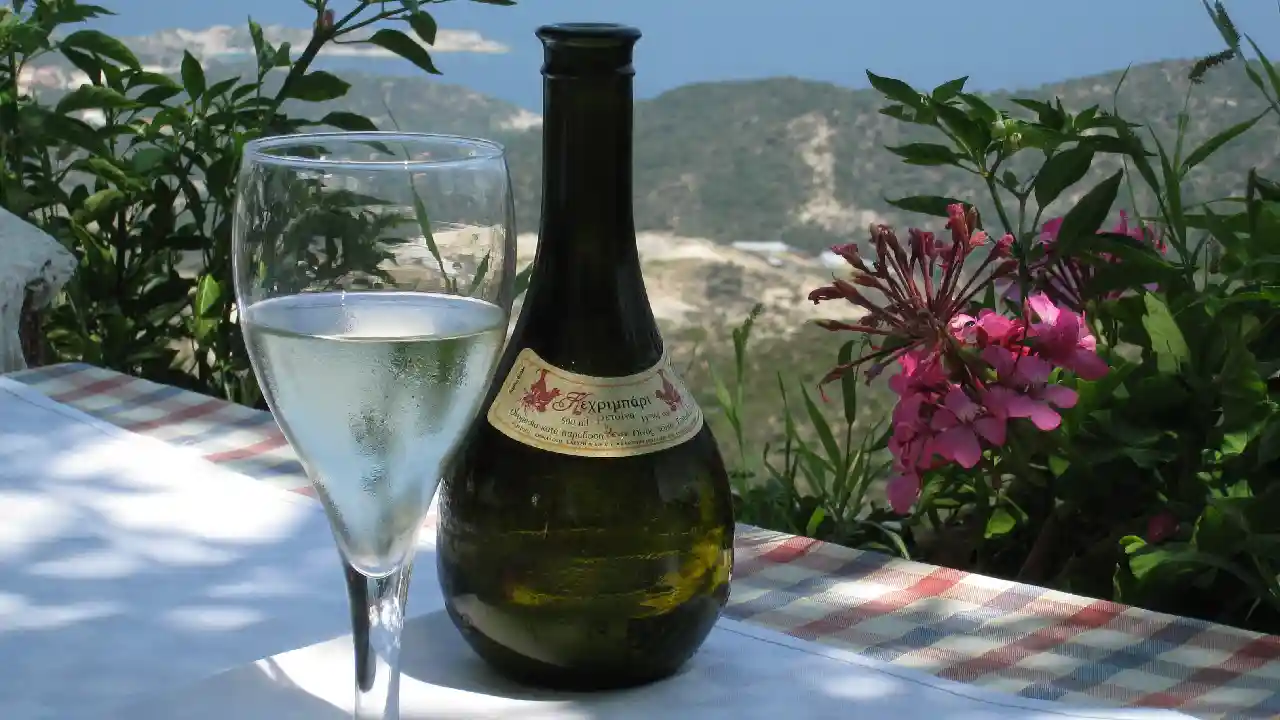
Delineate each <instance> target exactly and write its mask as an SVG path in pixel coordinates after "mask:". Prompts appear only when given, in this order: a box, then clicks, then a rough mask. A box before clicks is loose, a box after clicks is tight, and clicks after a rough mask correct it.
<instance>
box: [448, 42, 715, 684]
mask: <svg viewBox="0 0 1280 720" xmlns="http://www.w3.org/2000/svg"><path fill="white" fill-rule="evenodd" d="M537 35H538V37H539V38H540V39H541V40H542V42H543V45H544V52H545V63H544V65H543V69H542V72H543V75H544V92H545V108H544V120H543V196H542V197H543V201H542V202H543V204H542V222H541V227H540V232H539V239H538V250H537V254H536V256H535V259H534V269H533V273H532V276H531V281H530V284H529V288H528V292H527V295H526V298H525V302H524V308H523V311H522V312H521V315H520V318H519V320H518V322H517V323H516V327H515V329H514V331H513V333H512V336H511V338H510V340H509V341H508V344H507V348H506V350H505V352H504V356H503V358H502V360H501V361H500V363H499V365H498V369H497V374H496V376H495V379H494V383H493V385H492V387H491V388H490V391H489V395H488V400H487V408H488V410H487V413H484V414H482V416H481V417H480V418H479V419H478V420H477V422H476V424H475V425H474V426H473V427H472V429H471V431H470V432H469V434H468V437H467V440H466V441H465V443H464V445H463V447H462V448H461V450H460V451H459V454H458V456H457V457H456V459H455V462H454V463H453V464H452V465H451V468H450V470H449V471H448V472H447V473H446V474H445V478H444V484H443V485H442V488H441V494H440V524H439V531H438V532H439V535H438V540H439V541H438V544H437V557H438V566H437V567H438V571H439V575H440V583H441V586H442V588H443V591H444V596H445V602H446V607H447V609H448V612H449V615H450V617H451V618H452V619H453V622H454V624H455V625H456V626H457V627H458V628H459V630H460V631H461V632H462V634H463V636H464V637H465V638H466V640H467V641H468V643H469V644H470V645H471V647H472V648H474V649H475V650H476V651H477V653H478V654H479V655H480V656H481V657H483V658H484V659H485V660H487V661H488V662H489V664H490V665H492V666H493V667H494V668H496V669H497V670H499V671H500V672H501V673H503V674H505V675H507V676H508V677H512V678H514V679H517V680H521V681H524V682H526V683H532V684H536V685H542V686H547V687H558V688H572V689H579V690H591V689H605V688H616V687H625V686H630V685H638V684H643V683H646V682H650V681H653V680H657V679H660V678H663V677H665V676H668V675H670V674H672V673H674V672H675V671H677V670H678V669H679V668H680V667H681V666H682V665H683V664H684V663H685V662H686V661H687V660H688V659H689V658H690V657H691V656H692V655H693V654H694V653H695V652H696V651H697V649H698V648H699V647H700V646H701V645H702V643H703V641H704V640H705V639H706V636H707V634H708V633H709V632H710V631H711V627H712V626H713V625H714V624H715V622H716V619H717V618H718V617H719V615H720V612H721V610H722V609H723V607H724V604H725V602H726V601H727V599H728V595H729V577H730V574H731V571H732V566H733V527H734V525H733V507H732V499H731V495H730V489H729V481H728V475H727V473H726V472H725V468H724V463H723V461H722V459H721V457H720V454H719V451H718V450H717V448H716V443H715V439H714V438H713V437H712V435H711V430H710V428H709V427H708V426H707V425H706V424H705V423H704V419H703V414H702V411H701V409H700V408H699V407H698V405H697V403H696V402H695V401H694V398H693V395H692V393H690V392H689V389H688V388H687V387H686V386H685V385H684V383H683V382H682V380H681V379H680V376H679V374H678V373H677V371H676V368H675V367H674V366H673V362H672V358H671V356H670V354H669V353H667V352H666V351H665V348H664V346H663V341H662V337H661V335H660V333H659V330H658V327H657V324H656V323H655V322H654V318H653V311H652V310H651V308H650V305H649V298H648V295H647V293H646V291H645V285H644V278H643V276H642V274H641V270H640V261H639V256H638V254H637V250H636V236H635V226H634V221H633V219H632V197H631V172H632V169H631V155H632V150H631V145H632V77H633V75H634V71H633V69H632V50H633V46H634V45H635V42H636V40H638V39H639V37H640V33H639V31H637V30H636V29H634V28H629V27H625V26H618V25H603V24H562V25H551V26H545V27H542V28H539V30H538V33H537Z"/></svg>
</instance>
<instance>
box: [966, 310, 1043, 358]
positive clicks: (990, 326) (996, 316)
mask: <svg viewBox="0 0 1280 720" xmlns="http://www.w3.org/2000/svg"><path fill="white" fill-rule="evenodd" d="M1024 329H1025V328H1024V326H1023V324H1022V323H1021V322H1020V321H1018V320H1014V319H1012V318H1009V317H1006V316H1004V315H1001V314H1000V313H998V312H996V311H995V310H992V309H991V308H983V309H982V311H981V312H979V313H978V317H977V318H974V317H973V316H971V315H957V316H956V317H955V318H954V319H952V321H951V334H952V335H953V336H954V337H955V338H956V339H957V340H959V341H961V342H965V343H969V344H971V345H977V346H978V347H980V348H982V347H986V346H988V345H1003V344H1005V343H1006V342H1011V341H1017V340H1019V339H1021V336H1022V334H1023V330H1024Z"/></svg>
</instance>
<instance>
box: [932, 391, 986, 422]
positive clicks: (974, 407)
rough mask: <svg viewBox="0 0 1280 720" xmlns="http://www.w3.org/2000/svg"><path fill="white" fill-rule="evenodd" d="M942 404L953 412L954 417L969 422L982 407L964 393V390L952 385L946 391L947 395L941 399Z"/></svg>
mask: <svg viewBox="0 0 1280 720" xmlns="http://www.w3.org/2000/svg"><path fill="white" fill-rule="evenodd" d="M942 404H943V405H944V406H945V407H946V408H947V409H948V410H950V411H951V412H952V413H954V414H955V416H956V419H958V420H960V422H969V421H971V420H973V419H974V418H976V417H977V416H978V413H980V412H982V408H981V407H980V406H979V405H978V403H976V402H974V401H973V400H972V399H970V397H969V396H968V395H967V394H965V391H963V390H961V389H960V388H958V387H953V388H951V389H950V390H948V391H947V396H946V398H944V399H943V401H942Z"/></svg>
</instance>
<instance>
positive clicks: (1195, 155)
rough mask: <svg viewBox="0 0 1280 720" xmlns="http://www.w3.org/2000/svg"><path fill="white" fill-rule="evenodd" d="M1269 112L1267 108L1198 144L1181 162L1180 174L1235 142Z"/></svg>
mask: <svg viewBox="0 0 1280 720" xmlns="http://www.w3.org/2000/svg"><path fill="white" fill-rule="evenodd" d="M1269 112H1271V110H1270V109H1269V108H1268V109H1267V110H1263V111H1262V112H1261V113H1259V114H1257V115H1255V116H1254V117H1252V118H1250V119H1248V120H1245V121H1244V122H1239V123H1236V124H1235V125H1232V126H1231V127H1229V128H1227V129H1225V130H1223V131H1221V132H1219V133H1218V134H1217V135H1214V136H1213V137H1211V138H1209V139H1208V140H1205V141H1204V142H1203V143H1201V144H1200V147H1198V148H1196V149H1195V150H1192V151H1191V154H1190V155H1187V159H1186V160H1184V161H1182V173H1183V174H1184V175H1185V174H1186V172H1187V171H1188V170H1190V169H1191V168H1193V167H1195V166H1196V165H1199V164H1200V163H1202V162H1204V161H1205V160H1207V159H1209V156H1210V155H1213V154H1214V153H1215V152H1217V151H1218V148H1221V147H1222V146H1223V145H1226V144H1227V143H1229V142H1231V141H1232V140H1235V139H1236V138H1238V137H1240V136H1241V135H1243V134H1245V133H1246V132H1247V131H1248V130H1249V128H1251V127H1253V126H1254V125H1255V124H1256V123H1257V122H1258V121H1259V120H1261V119H1262V118H1263V117H1265V116H1266V115H1267V113H1269Z"/></svg>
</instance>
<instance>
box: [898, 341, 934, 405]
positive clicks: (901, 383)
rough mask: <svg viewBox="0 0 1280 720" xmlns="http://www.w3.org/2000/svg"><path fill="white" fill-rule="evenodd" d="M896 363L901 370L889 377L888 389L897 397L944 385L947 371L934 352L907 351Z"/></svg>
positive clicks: (932, 389) (931, 389) (927, 390)
mask: <svg viewBox="0 0 1280 720" xmlns="http://www.w3.org/2000/svg"><path fill="white" fill-rule="evenodd" d="M898 364H899V365H900V366H901V367H902V371H901V372H899V373H898V374H897V375H894V376H893V377H891V378H889V389H890V390H892V391H893V392H894V393H896V394H897V395H898V396H899V397H906V396H908V395H913V394H916V393H921V392H929V391H937V390H938V389H940V388H943V387H945V386H946V383H947V373H946V370H944V369H943V367H942V362H941V360H940V358H939V357H938V356H937V355H936V354H930V353H927V352H924V351H922V350H917V351H915V352H909V353H906V354H904V355H902V356H900V357H899V358H898Z"/></svg>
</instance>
